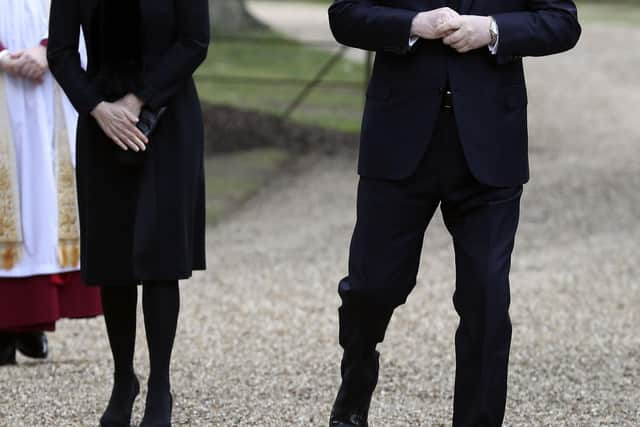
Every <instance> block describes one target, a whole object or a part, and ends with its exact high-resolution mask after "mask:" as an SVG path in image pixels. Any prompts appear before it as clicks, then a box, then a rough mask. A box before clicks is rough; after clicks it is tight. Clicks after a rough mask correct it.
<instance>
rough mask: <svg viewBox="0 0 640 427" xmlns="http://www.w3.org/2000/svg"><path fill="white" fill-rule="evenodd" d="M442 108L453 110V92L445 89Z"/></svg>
mask: <svg viewBox="0 0 640 427" xmlns="http://www.w3.org/2000/svg"><path fill="white" fill-rule="evenodd" d="M442 108H443V109H445V110H453V92H452V91H450V90H445V91H444V92H443V95H442Z"/></svg>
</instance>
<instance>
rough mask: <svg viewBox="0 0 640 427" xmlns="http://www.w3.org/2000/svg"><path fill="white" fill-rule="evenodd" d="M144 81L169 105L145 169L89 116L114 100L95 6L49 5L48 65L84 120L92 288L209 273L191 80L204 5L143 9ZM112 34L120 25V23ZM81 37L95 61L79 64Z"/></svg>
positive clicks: (85, 263) (171, 2)
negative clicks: (103, 79)
mask: <svg viewBox="0 0 640 427" xmlns="http://www.w3.org/2000/svg"><path fill="white" fill-rule="evenodd" d="M139 1H140V20H141V30H140V42H141V52H142V55H141V58H140V61H139V63H140V64H141V68H140V71H141V79H140V82H141V84H140V86H139V87H137V88H136V94H137V95H138V96H139V97H140V98H141V99H142V100H143V101H144V102H145V104H146V105H147V106H149V107H150V108H152V109H158V108H160V107H163V106H166V107H167V110H166V113H165V114H164V116H162V118H161V121H160V124H159V126H158V128H157V129H156V132H155V133H154V134H153V135H152V136H151V138H150V143H149V145H148V149H147V151H146V152H141V153H133V152H130V153H128V154H127V155H129V156H140V157H139V158H138V159H142V160H141V161H135V162H126V161H122V154H123V152H122V151H121V150H120V149H119V148H118V147H117V146H116V145H115V144H114V143H112V142H111V141H110V140H108V138H107V137H106V135H105V134H104V133H103V132H102V130H101V129H100V128H99V126H98V125H97V123H96V121H95V120H94V119H93V118H92V117H91V116H90V114H89V113H90V112H91V111H92V110H93V109H94V107H95V106H96V105H97V104H98V103H100V102H101V101H102V100H108V96H107V95H106V94H104V93H103V92H104V91H103V90H102V89H101V86H100V84H98V80H99V76H100V74H101V72H102V71H103V69H104V68H105V64H102V63H101V62H103V61H102V60H101V58H102V57H103V56H102V55H101V52H100V47H101V39H102V34H101V31H100V29H99V28H100V19H99V13H98V12H97V11H98V9H99V7H98V5H99V2H98V0H52V2H51V24H50V29H49V45H48V59H49V66H50V68H51V71H52V73H53V75H54V76H55V77H56V79H57V80H58V82H59V83H60V85H61V86H62V88H63V89H64V91H65V92H66V94H67V95H68V97H69V99H70V100H71V102H72V103H73V104H74V106H75V107H76V109H77V110H78V112H79V113H80V118H79V123H78V140H77V148H78V149H77V156H78V158H77V160H78V162H77V178H78V200H79V211H80V226H81V239H82V272H83V276H84V279H85V281H86V282H87V283H88V284H91V285H130V284H136V283H139V282H140V281H145V280H175V279H185V278H188V277H190V276H191V274H192V271H193V270H201V269H204V268H205V243H204V234H205V201H204V167H203V124H202V113H201V109H200V103H199V101H198V95H197V93H196V88H195V84H194V81H193V77H192V75H193V73H194V71H195V70H196V68H197V67H198V66H199V65H200V64H201V63H202V61H203V60H204V59H205V57H206V54H207V48H208V44H209V13H208V1H207V0H139ZM112 25H118V22H113V23H112ZM80 28H82V30H83V32H84V35H85V38H86V42H87V53H88V60H89V61H88V62H89V63H88V67H87V71H86V72H85V71H84V70H83V69H82V68H81V65H80V58H79V55H78V39H79V34H80Z"/></svg>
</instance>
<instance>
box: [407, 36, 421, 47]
mask: <svg viewBox="0 0 640 427" xmlns="http://www.w3.org/2000/svg"><path fill="white" fill-rule="evenodd" d="M418 40H420V37H418V36H411V37H409V47H413V46H415V44H416V43H418Z"/></svg>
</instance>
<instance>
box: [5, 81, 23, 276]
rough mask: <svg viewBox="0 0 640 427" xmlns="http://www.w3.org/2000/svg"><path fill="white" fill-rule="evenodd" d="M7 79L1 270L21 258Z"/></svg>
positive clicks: (18, 196) (16, 179)
mask: <svg viewBox="0 0 640 427" xmlns="http://www.w3.org/2000/svg"><path fill="white" fill-rule="evenodd" d="M7 102H8V101H7V95H6V91H5V81H4V77H3V76H1V75H0V269H2V270H12V269H13V268H14V267H15V265H16V264H17V263H18V261H20V258H21V256H22V246H23V241H22V223H21V221H20V193H19V191H18V174H17V168H16V155H15V148H14V146H13V136H12V133H11V126H10V123H11V122H10V120H11V119H10V117H9V108H8V105H7Z"/></svg>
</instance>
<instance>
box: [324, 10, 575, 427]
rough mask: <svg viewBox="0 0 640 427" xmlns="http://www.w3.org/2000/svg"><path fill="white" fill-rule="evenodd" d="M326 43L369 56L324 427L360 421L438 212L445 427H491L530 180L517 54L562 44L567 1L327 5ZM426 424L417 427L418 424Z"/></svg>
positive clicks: (499, 404) (496, 420)
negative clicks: (447, 303) (332, 388)
mask: <svg viewBox="0 0 640 427" xmlns="http://www.w3.org/2000/svg"><path fill="white" fill-rule="evenodd" d="M329 16H330V22H331V28H332V30H333V33H334V35H335V37H336V39H337V40H338V41H339V42H341V43H343V44H345V45H348V46H353V47H357V48H361V49H366V50H370V51H375V52H377V58H376V63H375V66H374V70H373V76H372V79H371V83H370V85H369V89H368V93H367V103H366V107H365V112H364V119H363V124H362V137H361V147H360V162H359V174H360V176H361V178H360V183H359V187H358V206H357V209H358V219H357V224H356V227H355V231H354V234H353V239H352V242H351V251H350V260H349V276H348V277H347V278H345V279H343V280H342V281H341V282H340V285H339V293H340V296H341V298H342V307H341V308H340V344H341V346H342V347H343V349H344V355H343V359H342V369H341V371H342V385H341V387H340V390H339V392H338V396H337V398H336V401H335V404H334V407H333V410H332V414H331V420H330V425H331V426H367V425H368V421H367V418H368V411H369V404H370V402H371V396H372V393H373V391H374V389H375V386H376V383H377V380H378V367H379V365H378V353H377V351H376V346H377V344H378V343H379V342H382V340H383V338H384V334H385V331H386V328H387V325H388V323H389V321H390V319H391V315H392V313H393V310H394V309H395V308H396V307H398V306H399V305H401V304H403V303H404V302H405V301H406V299H407V297H408V295H409V293H410V292H411V290H412V289H413V287H414V286H415V282H416V275H417V272H418V265H419V260H420V253H421V250H422V242H423V237H424V233H425V230H426V227H427V225H428V224H429V222H430V220H431V218H432V216H433V214H434V212H435V210H436V209H437V207H438V206H439V205H440V208H441V211H442V214H443V217H444V221H445V224H446V226H447V229H448V230H449V232H450V234H451V236H452V237H453V243H454V247H455V259H456V275H457V279H456V290H455V294H454V298H453V299H454V306H455V309H456V311H457V312H458V314H459V316H460V324H459V327H458V330H457V333H456V339H455V343H456V363H457V372H456V383H455V396H454V417H453V425H454V427H458V426H499V425H501V424H502V421H503V418H504V410H505V402H506V393H507V368H508V358H509V347H510V342H511V322H510V319H509V302H510V292H509V269H510V262H511V253H512V250H513V247H514V241H515V235H516V229H517V225H518V218H519V205H520V197H521V194H522V188H523V185H524V184H525V183H526V182H527V181H528V179H529V166H528V155H527V91H526V86H525V79H524V72H523V66H522V57H524V56H543V55H550V54H554V53H558V52H562V51H566V50H568V49H571V48H572V47H573V46H575V44H576V43H577V41H578V39H579V37H580V33H581V28H580V25H579V23H578V19H577V10H576V6H575V4H574V2H573V1H571V0H508V1H507V0H475V1H474V0H453V1H447V0H335V2H334V3H333V5H332V6H331V8H330V11H329ZM425 422H426V421H425Z"/></svg>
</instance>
